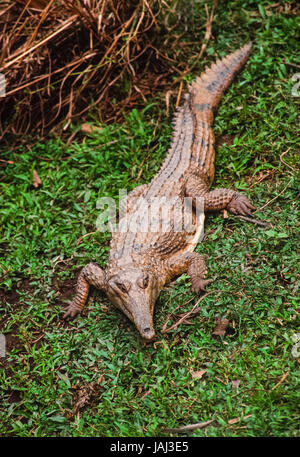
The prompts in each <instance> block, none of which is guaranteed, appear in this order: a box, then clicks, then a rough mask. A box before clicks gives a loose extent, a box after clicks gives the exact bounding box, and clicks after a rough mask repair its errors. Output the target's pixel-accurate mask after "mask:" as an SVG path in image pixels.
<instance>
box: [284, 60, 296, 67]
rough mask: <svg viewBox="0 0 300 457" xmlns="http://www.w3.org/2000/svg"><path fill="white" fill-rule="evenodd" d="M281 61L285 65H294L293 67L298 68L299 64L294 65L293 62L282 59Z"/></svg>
mask: <svg viewBox="0 0 300 457" xmlns="http://www.w3.org/2000/svg"><path fill="white" fill-rule="evenodd" d="M283 63H284V64H285V65H289V66H290V67H294V68H299V69H300V65H296V64H295V63H291V62H286V61H285V60H284V61H283Z"/></svg>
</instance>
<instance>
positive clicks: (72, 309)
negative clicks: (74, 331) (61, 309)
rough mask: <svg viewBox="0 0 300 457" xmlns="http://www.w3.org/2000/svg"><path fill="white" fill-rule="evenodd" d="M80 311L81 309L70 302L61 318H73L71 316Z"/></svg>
mask: <svg viewBox="0 0 300 457" xmlns="http://www.w3.org/2000/svg"><path fill="white" fill-rule="evenodd" d="M80 312H81V310H80V309H78V308H76V307H75V306H74V305H73V303H71V304H70V305H69V306H68V308H67V310H66V312H65V314H64V315H63V319H66V318H67V317H71V318H73V317H75V316H76V314H79V313H80Z"/></svg>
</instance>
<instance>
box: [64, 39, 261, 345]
mask: <svg viewBox="0 0 300 457" xmlns="http://www.w3.org/2000/svg"><path fill="white" fill-rule="evenodd" d="M250 48H251V44H250V43H249V44H247V45H245V46H244V47H243V48H241V49H239V50H238V51H236V52H235V53H233V54H230V55H229V56H227V57H226V58H224V59H222V60H218V61H217V62H216V63H215V64H214V65H213V66H212V67H211V68H210V69H207V70H206V71H205V72H204V73H203V74H202V75H201V76H200V77H199V78H196V80H195V81H194V82H193V83H192V85H191V86H189V88H188V93H187V94H186V96H185V102H184V104H183V106H182V107H181V108H180V109H179V110H178V112H177V114H176V116H175V119H174V132H173V138H172V142H171V147H170V150H169V153H168V155H167V157H166V159H165V162H164V164H163V165H162V167H161V169H160V171H159V172H158V173H157V175H156V176H155V177H154V178H153V179H152V181H151V182H150V183H149V184H144V185H142V186H139V187H137V188H136V189H134V190H133V191H132V192H131V193H130V194H129V195H128V197H127V199H126V201H125V202H123V206H122V208H121V213H122V216H123V217H125V216H127V217H128V218H129V220H130V218H135V220H136V217H137V215H141V219H143V205H145V201H146V202H150V201H151V199H152V198H153V197H166V198H172V197H179V198H180V199H182V200H183V198H184V197H191V198H192V205H193V206H194V207H195V208H196V205H197V201H198V200H197V198H198V199H199V198H202V199H203V200H202V201H204V211H205V212H208V211H219V210H222V209H227V210H228V211H230V212H231V213H233V214H241V215H244V216H247V215H250V214H251V211H252V210H253V209H254V207H253V206H252V205H251V203H250V202H249V200H248V199H247V197H245V196H244V195H241V194H239V193H238V192H235V191H234V190H230V189H214V190H212V191H210V190H209V189H210V186H211V184H212V182H213V179H214V157H215V151H214V134H213V131H212V123H213V119H214V113H215V112H216V109H217V106H218V104H219V101H220V98H221V95H222V93H223V92H224V90H225V89H226V88H227V87H228V86H229V85H230V83H231V81H232V80H233V78H234V76H235V74H236V73H237V72H238V71H239V70H240V69H241V67H242V66H243V65H244V63H245V62H246V60H247V58H248V56H249V53H250ZM139 197H143V199H144V200H143V202H144V203H140V200H139V199H138V198H139ZM162 217H163V216H162ZM194 222H195V219H194ZM159 223H162V220H161V219H160V220H159ZM197 233H198V232H197V231H196V230H195V229H194V231H193V232H191V233H187V232H184V231H174V230H172V228H170V230H169V231H167V232H163V231H160V230H157V231H155V232H151V231H146V232H143V229H142V227H141V230H138V231H136V232H132V231H127V232H125V233H120V232H114V233H113V234H112V240H111V246H110V248H111V249H110V254H109V259H108V263H107V268H106V270H105V271H103V270H102V269H101V268H100V267H99V266H98V265H96V264H94V263H90V264H88V265H86V266H85V267H84V268H83V270H82V271H81V273H80V275H79V278H78V283H77V290H76V295H75V298H74V300H73V301H72V303H71V304H70V305H69V307H68V308H67V312H66V313H65V315H64V317H67V316H70V317H73V316H75V315H76V314H77V313H79V312H80V311H81V310H82V308H83V306H84V304H85V302H86V299H87V296H88V291H89V287H90V286H94V287H96V288H97V289H99V290H101V291H103V292H105V293H106V295H107V296H108V298H109V299H110V300H111V302H112V303H113V304H114V305H115V306H116V307H117V308H118V309H120V310H121V311H122V312H123V313H124V314H125V315H126V316H127V317H128V318H129V319H130V320H131V321H132V322H133V323H134V324H135V326H136V328H137V329H138V331H139V333H140V335H141V337H142V338H143V339H144V340H151V339H152V338H153V337H154V335H155V332H154V328H153V311H154V304H155V301H156V299H157V297H158V295H159V293H160V291H161V290H162V288H163V287H164V285H165V284H166V283H168V282H169V281H170V280H171V279H172V278H174V277H176V276H179V275H181V274H183V273H188V275H190V278H191V283H192V290H193V291H195V292H199V291H202V290H204V289H205V286H206V284H208V283H209V282H210V281H209V280H206V279H205V276H206V265H205V261H204V259H203V257H202V256H201V255H200V254H198V253H196V252H191V251H193V249H194V247H195V245H196V244H197V241H196V243H195V239H194V238H193V236H194V235H195V234H196V235H197ZM191 240H193V241H191Z"/></svg>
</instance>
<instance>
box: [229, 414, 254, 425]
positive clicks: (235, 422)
mask: <svg viewBox="0 0 300 457" xmlns="http://www.w3.org/2000/svg"><path fill="white" fill-rule="evenodd" d="M251 416H252V414H248V415H247V416H244V417H242V419H243V420H245V419H248V417H251ZM240 420H241V417H240V416H239V417H235V418H234V419H230V420H229V421H228V424H230V425H233V424H237V423H238V422H240Z"/></svg>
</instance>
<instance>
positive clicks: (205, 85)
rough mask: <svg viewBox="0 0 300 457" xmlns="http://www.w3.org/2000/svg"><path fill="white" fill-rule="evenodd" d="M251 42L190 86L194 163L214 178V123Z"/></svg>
mask: <svg viewBox="0 0 300 457" xmlns="http://www.w3.org/2000/svg"><path fill="white" fill-rule="evenodd" d="M251 46H252V43H248V44H246V45H245V46H243V47H242V48H240V49H238V50H237V51H235V52H233V53H232V54H229V55H228V56H226V57H224V58H223V59H221V60H217V61H216V63H214V64H213V65H212V66H211V67H210V68H208V69H206V70H205V71H204V72H203V73H202V74H201V76H199V77H197V78H196V80H195V81H194V82H193V83H192V84H191V85H190V86H189V87H188V94H189V98H190V105H191V109H192V111H193V113H194V116H195V126H194V142H193V151H192V156H193V160H194V164H195V165H196V166H197V167H198V168H200V169H201V171H202V172H203V174H205V175H206V176H207V178H208V181H209V182H212V180H213V175H214V165H213V164H214V158H215V151H214V135H213V131H212V128H211V126H212V123H213V120H214V115H215V113H216V110H217V108H218V105H219V102H220V99H221V96H222V94H223V92H224V91H225V90H226V89H227V87H229V85H230V84H231V82H232V80H233V79H234V77H235V76H236V74H237V73H238V71H239V70H240V69H241V68H242V67H243V65H244V64H245V63H246V61H247V59H248V57H249V54H250V50H251Z"/></svg>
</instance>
